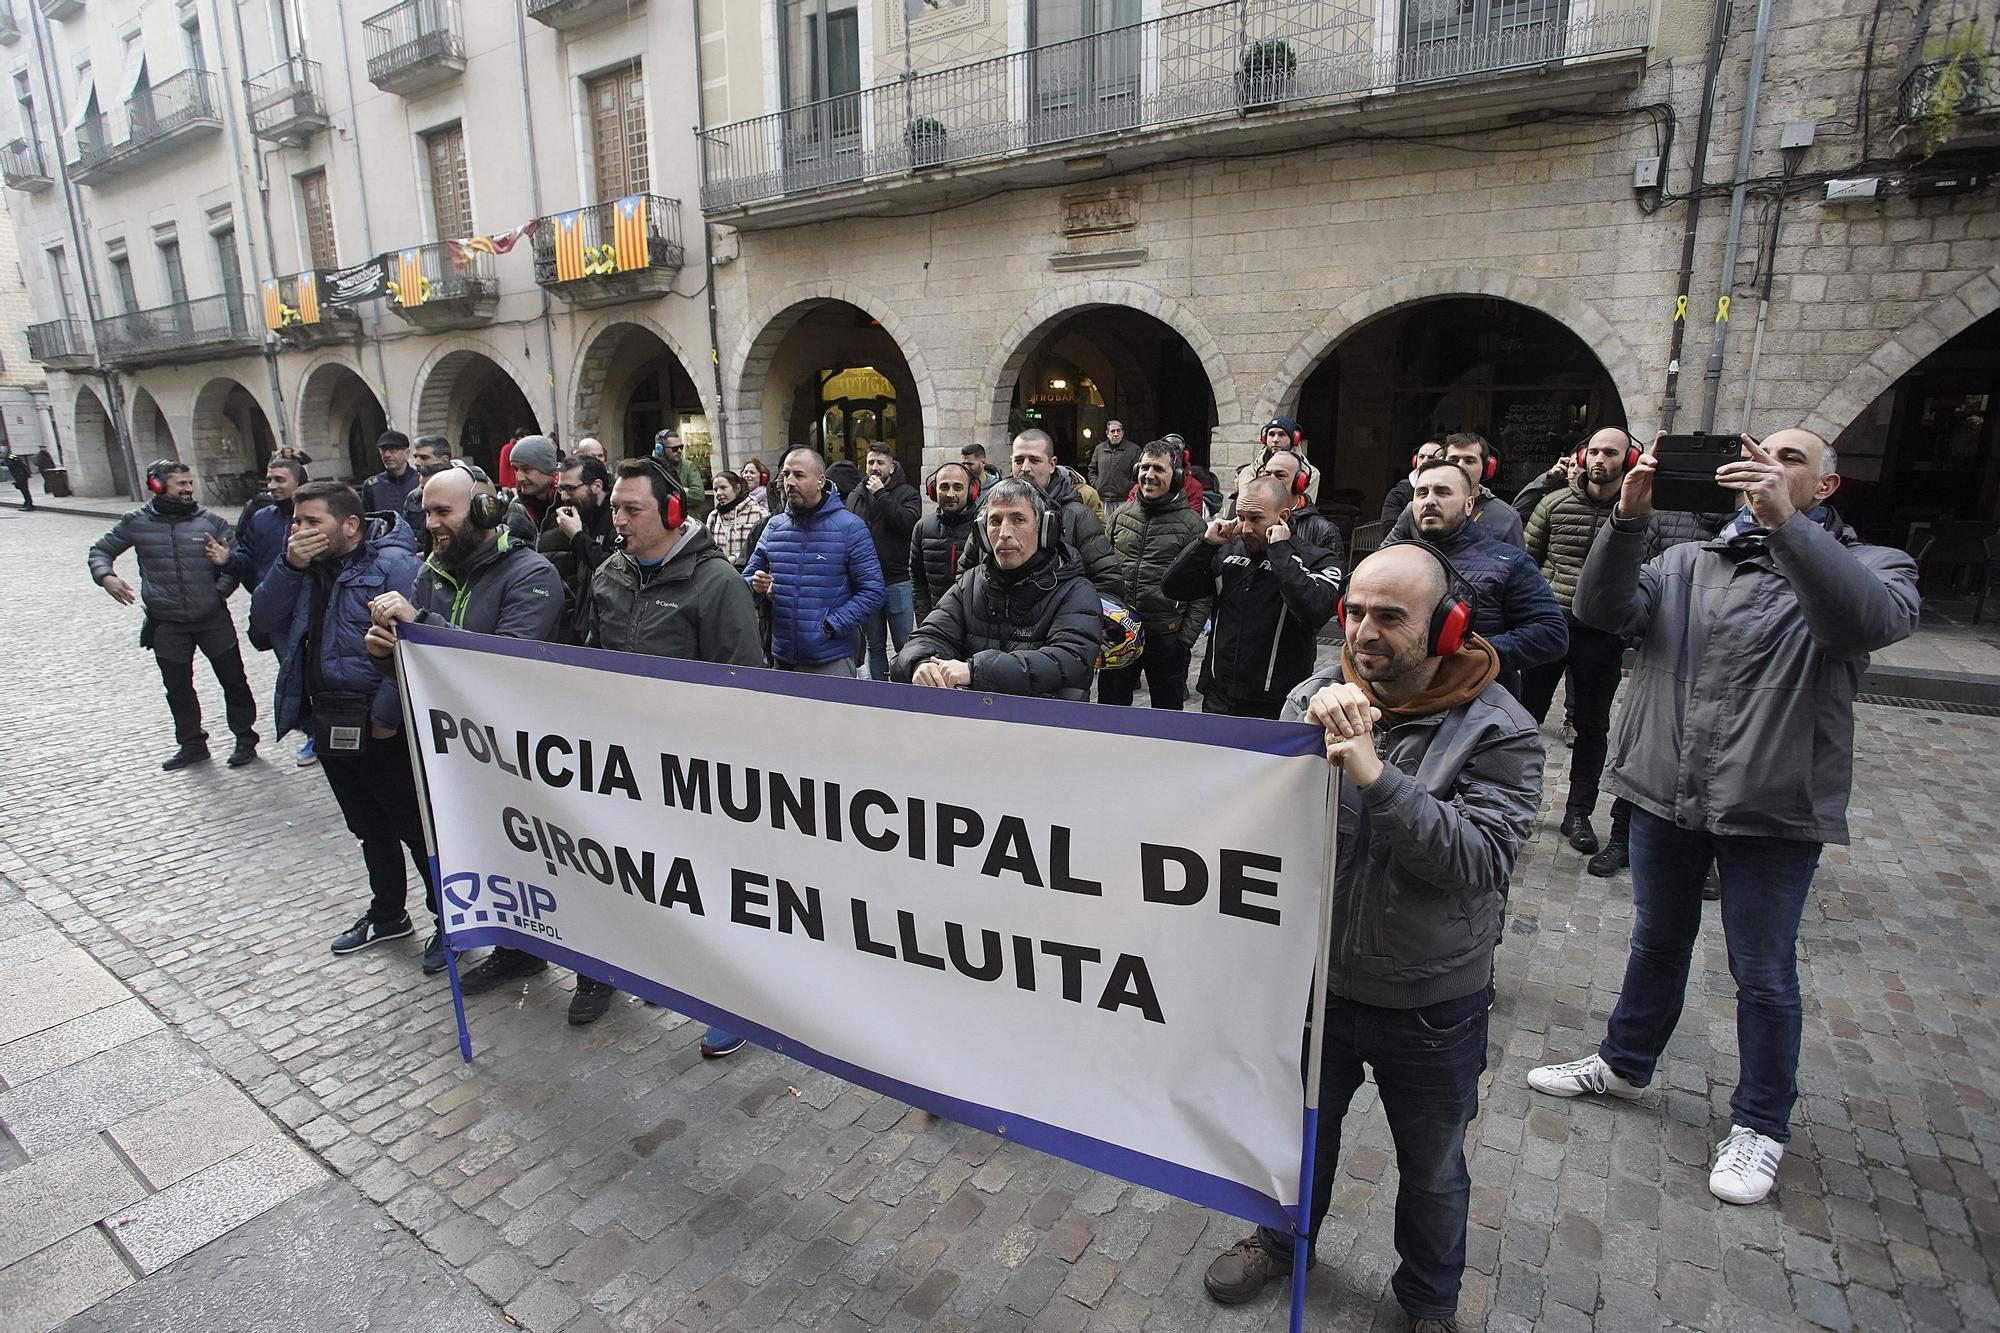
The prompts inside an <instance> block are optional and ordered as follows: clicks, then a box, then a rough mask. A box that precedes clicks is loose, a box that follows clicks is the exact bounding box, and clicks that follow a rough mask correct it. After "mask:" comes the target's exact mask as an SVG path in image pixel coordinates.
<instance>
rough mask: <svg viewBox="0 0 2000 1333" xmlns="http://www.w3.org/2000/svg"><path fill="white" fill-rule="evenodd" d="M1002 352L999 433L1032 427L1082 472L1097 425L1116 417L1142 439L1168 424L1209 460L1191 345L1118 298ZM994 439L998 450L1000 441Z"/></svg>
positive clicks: (1207, 424) (1099, 432)
mask: <svg viewBox="0 0 2000 1333" xmlns="http://www.w3.org/2000/svg"><path fill="white" fill-rule="evenodd" d="M1009 360H1010V361H1014V362H1017V363H1018V366H1019V370H1018V372H1017V373H1016V375H1015V377H1014V379H1013V382H1012V384H1011V387H1010V391H1009V396H1008V401H1007V421H1006V434H1007V435H1008V436H1010V437H1011V436H1012V435H1013V434H1014V433H1016V432H1018V431H1020V430H1023V429H1025V428H1026V427H1029V426H1038V427H1040V428H1041V429H1043V430H1045V431H1047V432H1048V433H1049V434H1050V435H1051V436H1052V437H1054V439H1055V442H1056V454H1057V457H1059V458H1060V459H1061V460H1062V461H1063V462H1065V463H1068V464H1070V465H1071V466H1073V467H1076V468H1078V469H1079V470H1082V471H1084V472H1086V473H1088V471H1089V466H1090V457H1091V453H1092V451H1093V450H1094V449H1095V448H1096V447H1097V445H1098V444H1099V443H1100V442H1101V441H1102V440H1103V439H1104V424H1105V423H1106V422H1107V421H1112V420H1116V421H1121V422H1123V423H1124V425H1125V433H1126V436H1127V438H1129V439H1136V440H1139V441H1142V442H1143V441H1146V440H1151V439H1157V438H1159V437H1160V436H1162V435H1165V434H1167V433H1169V432H1173V433H1177V434H1179V435H1180V436H1181V438H1183V439H1185V440H1186V441H1187V442H1188V448H1189V449H1190V450H1191V451H1192V453H1193V454H1194V459H1195V461H1196V462H1198V463H1204V464H1205V463H1207V462H1208V461H1209V444H1210V440H1211V437H1212V435H1213V431H1214V426H1215V419H1216V417H1215V390H1214V388H1213V386H1212V385H1211V384H1210V383H1209V378H1208V373H1207V371H1206V369H1205V368H1204V367H1203V366H1202V362H1201V358H1200V356H1199V355H1197V354H1196V352H1195V349H1194V348H1193V346H1191V345H1190V344H1189V343H1188V341H1187V339H1185V338H1183V337H1182V336H1181V335H1180V334H1179V333H1178V332H1177V331H1175V330H1174V328H1173V327H1172V326H1170V325H1168V324H1166V323H1165V322H1163V321H1161V320H1159V319H1156V318H1154V317H1153V316H1151V315H1148V314H1145V313H1144V312H1142V311H1138V310H1131V309H1127V308H1125V307H1123V306H1103V305H1100V306H1087V307H1083V308H1081V309H1077V310H1072V311H1068V312H1065V313H1064V314H1062V315H1060V316H1058V317H1056V318H1055V319H1052V320H1050V321H1048V322H1047V323H1045V324H1044V325H1042V327H1041V328H1039V329H1037V330H1036V331H1035V332H1034V333H1032V334H1031V335H1029V337H1028V338H1027V339H1026V340H1025V341H1024V342H1023V343H1022V344H1021V345H1020V347H1018V348H1016V349H1014V355H1013V356H1011V357H1010V358H1009ZM996 433H997V432H996ZM998 443H999V445H1000V448H1001V449H1002V450H1003V451H1004V449H1005V447H1006V441H1005V440H1000V441H998ZM987 448H988V449H989V450H991V449H993V448H994V444H993V443H989V444H988V445H987ZM1000 466H1001V469H1002V470H1003V471H1004V470H1005V466H1004V463H1003V464H1000Z"/></svg>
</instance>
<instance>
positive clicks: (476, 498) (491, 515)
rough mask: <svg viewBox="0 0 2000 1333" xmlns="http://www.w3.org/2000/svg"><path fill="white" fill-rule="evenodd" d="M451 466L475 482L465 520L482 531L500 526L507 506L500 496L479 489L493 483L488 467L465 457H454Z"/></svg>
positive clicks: (505, 514)
mask: <svg viewBox="0 0 2000 1333" xmlns="http://www.w3.org/2000/svg"><path fill="white" fill-rule="evenodd" d="M451 466H452V467H455V468H457V469H458V470H459V471H460V472H463V473H464V474H465V475H466V476H467V477H468V478H469V479H470V480H471V482H472V484H473V488H474V489H473V492H472V499H471V500H470V501H469V502H467V504H466V506H465V521H466V522H468V523H470V524H472V526H473V527H475V528H478V529H479V530H480V531H482V532H486V531H490V530H492V529H493V528H497V527H499V526H500V524H501V522H502V521H503V520H504V519H505V518H506V517H507V506H506V505H505V504H503V503H501V500H500V497H499V496H497V495H489V494H488V493H486V492H485V491H482V490H479V489H478V488H479V487H481V486H491V485H492V484H493V479H492V478H491V477H489V476H487V475H486V469H485V468H483V467H481V466H479V464H477V463H474V462H471V461H469V460H467V459H463V458H454V459H452V460H451Z"/></svg>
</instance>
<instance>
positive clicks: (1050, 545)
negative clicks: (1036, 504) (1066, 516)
mask: <svg viewBox="0 0 2000 1333" xmlns="http://www.w3.org/2000/svg"><path fill="white" fill-rule="evenodd" d="M1061 542H1062V518H1061V516H1060V515H1058V514H1057V513H1056V507H1055V506H1054V505H1045V506H1043V509H1042V529H1041V533H1040V534H1039V535H1038V536H1037V537H1036V538H1035V549H1036V550H1038V551H1053V550H1055V549H1056V547H1057V546H1058V545H1060V544H1061Z"/></svg>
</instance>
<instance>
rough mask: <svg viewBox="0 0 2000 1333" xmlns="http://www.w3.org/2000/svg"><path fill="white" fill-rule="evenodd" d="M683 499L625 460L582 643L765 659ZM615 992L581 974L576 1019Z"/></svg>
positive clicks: (731, 1038)
mask: <svg viewBox="0 0 2000 1333" xmlns="http://www.w3.org/2000/svg"><path fill="white" fill-rule="evenodd" d="M591 466H593V467H595V466H596V462H595V460H592V462H591ZM684 498H685V497H684V496H683V495H682V493H681V488H680V483H679V481H678V479H677V478H676V477H675V476H674V475H673V474H672V473H670V472H669V471H668V470H667V469H666V468H665V467H663V466H661V465H660V464H659V463H657V462H655V461H654V460H652V459H650V458H628V459H626V460H625V461H624V462H622V463H620V464H619V465H618V480H617V482H616V483H615V484H614V485H613V486H612V488H611V501H610V504H609V506H608V510H609V513H610V515H611V523H612V526H613V527H614V528H615V529H616V531H617V535H618V536H619V537H621V538H623V541H624V544H623V546H622V547H621V548H619V549H617V550H615V551H613V552H612V553H611V554H610V555H609V556H608V557H607V558H606V559H605V561H604V563H603V564H602V565H600V566H599V567H598V568H597V571H596V574H595V576H594V578H593V579H592V582H591V593H590V596H589V597H588V598H587V599H586V601H585V605H586V618H585V623H584V634H583V641H584V642H585V643H587V644H589V645H590V646H591V647H593V648H609V649H611V650H612V651H613V652H620V653H646V654H649V655H650V656H653V657H674V658H680V659H682V660H685V661H691V662H715V663H719V664H721V665H724V666H749V667H754V666H762V665H764V650H763V645H762V643H761V642H760V641H759V636H758V632H757V607H756V605H755V603H754V602H753V601H752V600H751V597H750V589H749V588H748V587H747V586H746V585H745V584H744V582H743V580H742V578H741V577H739V576H738V574H737V572H736V568H735V566H733V565H731V564H730V563H729V558H728V557H727V556H725V555H724V554H723V553H722V548H721V547H719V546H717V545H716V544H715V539H714V538H713V537H711V536H710V535H709V533H708V530H707V529H706V528H704V527H703V526H702V525H701V524H700V523H697V522H695V521H694V520H693V518H692V516H691V515H689V514H688V513H687V512H686V511H685V510H684V509H683V508H682V507H681V502H682V500H683V499H684ZM614 994H616V992H615V991H614V990H613V989H612V988H611V986H610V985H609V984H607V983H605V982H602V981H599V980H597V979H595V978H593V977H586V976H584V975H583V974H582V973H581V972H579V973H578V974H577V977H576V995H575V997H574V998H573V999H571V1001H570V1006H569V1021H570V1022H571V1023H572V1024H576V1025H581V1024H584V1023H594V1022H596V1021H597V1020H598V1019H599V1018H601V1017H603V1015H604V1011H605V1010H606V1009H607V1008H608V1007H609V1006H610V1004H611V997H612V996H613V995H614ZM742 1045H743V1039H742V1038H741V1037H738V1036H736V1035H735V1034H733V1033H730V1032H727V1031H724V1030H723V1029H721V1028H710V1029H709V1030H708V1033H707V1035H706V1036H705V1037H703V1039H702V1043H701V1053H702V1054H703V1055H705V1056H710V1057H715V1056H723V1055H729V1054H731V1053H732V1052H734V1051H737V1050H739V1049H741V1048H742Z"/></svg>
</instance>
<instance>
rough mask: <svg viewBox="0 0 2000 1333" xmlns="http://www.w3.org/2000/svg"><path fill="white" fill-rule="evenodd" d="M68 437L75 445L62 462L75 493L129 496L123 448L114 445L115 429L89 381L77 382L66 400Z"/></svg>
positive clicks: (109, 415) (129, 484) (102, 402)
mask: <svg viewBox="0 0 2000 1333" xmlns="http://www.w3.org/2000/svg"><path fill="white" fill-rule="evenodd" d="M70 438H71V439H72V440H74V441H75V442H76V448H75V450H74V451H73V456H72V457H68V458H66V459H65V461H66V462H67V463H68V464H69V470H70V479H71V484H72V486H74V488H75V489H76V492H77V494H79V495H116V496H125V497H130V495H131V494H132V485H131V481H130V480H129V478H128V477H127V476H126V472H125V454H124V451H123V450H122V449H120V448H119V447H118V432H117V431H115V430H113V429H112V426H111V414H110V413H109V412H108V411H106V410H105V407H104V399H103V398H102V397H100V396H99V395H98V392H97V390H96V389H95V388H94V387H92V385H91V383H90V381H89V380H85V379H79V380H78V381H77V389H76V397H75V398H74V399H73V400H71V403H70Z"/></svg>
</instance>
